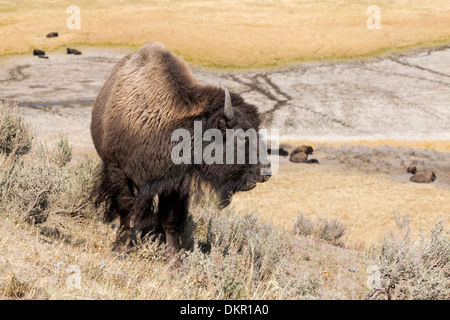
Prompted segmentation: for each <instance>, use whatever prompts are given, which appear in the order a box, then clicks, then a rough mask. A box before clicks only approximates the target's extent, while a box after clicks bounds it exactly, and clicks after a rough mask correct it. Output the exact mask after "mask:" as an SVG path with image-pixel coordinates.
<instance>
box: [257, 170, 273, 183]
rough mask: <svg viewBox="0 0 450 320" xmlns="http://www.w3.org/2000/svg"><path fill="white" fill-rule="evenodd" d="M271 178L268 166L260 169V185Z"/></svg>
mask: <svg viewBox="0 0 450 320" xmlns="http://www.w3.org/2000/svg"><path fill="white" fill-rule="evenodd" d="M271 176H272V170H271V169H270V166H268V167H263V168H261V173H260V175H259V179H258V180H259V181H258V182H260V183H262V182H266V181H267V180H269V179H270V177H271Z"/></svg>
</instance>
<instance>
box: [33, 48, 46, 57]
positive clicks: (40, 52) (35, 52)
mask: <svg viewBox="0 0 450 320" xmlns="http://www.w3.org/2000/svg"><path fill="white" fill-rule="evenodd" d="M33 56H45V51H42V50H39V49H34V50H33Z"/></svg>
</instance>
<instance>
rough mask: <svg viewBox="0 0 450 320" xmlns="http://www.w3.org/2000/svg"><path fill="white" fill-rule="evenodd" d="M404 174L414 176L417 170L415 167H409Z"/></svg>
mask: <svg viewBox="0 0 450 320" xmlns="http://www.w3.org/2000/svg"><path fill="white" fill-rule="evenodd" d="M406 172H408V173H411V174H416V173H417V168H416V166H410V167H408V168H406Z"/></svg>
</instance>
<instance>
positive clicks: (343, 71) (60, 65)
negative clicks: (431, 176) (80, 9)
mask: <svg viewBox="0 0 450 320" xmlns="http://www.w3.org/2000/svg"><path fill="white" fill-rule="evenodd" d="M81 49H82V51H83V54H82V55H80V56H73V55H66V54H64V53H63V52H61V53H57V54H52V55H50V57H49V59H38V58H37V57H33V56H16V57H13V58H8V59H3V60H2V61H1V62H0V99H13V100H16V101H18V102H19V104H20V106H21V110H22V112H23V114H24V115H25V117H26V118H27V119H28V120H29V121H31V122H32V123H33V124H34V126H35V128H36V131H37V136H38V138H39V139H45V140H47V142H51V141H53V140H55V139H57V137H58V135H59V134H61V133H67V134H68V135H69V138H70V140H71V141H72V143H74V145H75V149H77V150H78V151H82V152H86V151H87V152H89V151H92V144H91V141H90V134H89V122H90V109H91V107H92V104H93V101H94V99H95V97H96V95H97V94H98V92H99V90H100V88H101V86H102V84H103V82H104V81H105V79H106V78H107V76H108V74H109V73H110V71H111V70H112V68H113V66H114V65H115V64H116V63H117V61H119V60H120V59H121V58H122V57H123V56H124V55H125V54H127V53H129V52H130V49H101V48H81ZM193 72H194V74H195V75H196V77H197V78H198V80H199V82H201V83H208V84H213V85H218V86H223V87H228V88H229V89H230V90H231V91H235V92H237V93H240V94H241V95H242V96H243V97H244V99H245V100H246V101H248V102H250V103H254V104H255V105H257V106H258V108H259V109H260V111H261V113H262V115H263V119H264V126H265V127H266V128H271V129H278V130H279V131H280V134H281V138H282V139H292V140H309V141H336V140H339V141H345V140H356V139H379V138H391V139H399V140H441V139H442V140H450V105H449V104H450V48H448V47H443V48H441V49H440V50H434V51H431V50H422V51H417V52H416V53H414V54H411V55H409V56H395V57H394V56H393V57H390V58H383V59H381V58H373V59H370V60H358V61H350V62H313V63H304V64H298V65H294V66H291V67H289V68H284V69H278V70H270V71H269V70H251V71H236V72H219V71H210V70H205V69H199V68H195V67H193Z"/></svg>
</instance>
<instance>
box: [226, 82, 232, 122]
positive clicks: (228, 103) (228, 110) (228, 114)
mask: <svg viewBox="0 0 450 320" xmlns="http://www.w3.org/2000/svg"><path fill="white" fill-rule="evenodd" d="M224 112H225V117H227V119H228V120H231V119H233V118H234V112H233V106H232V105H231V97H230V93H229V92H228V89H227V88H225V110H224Z"/></svg>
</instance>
